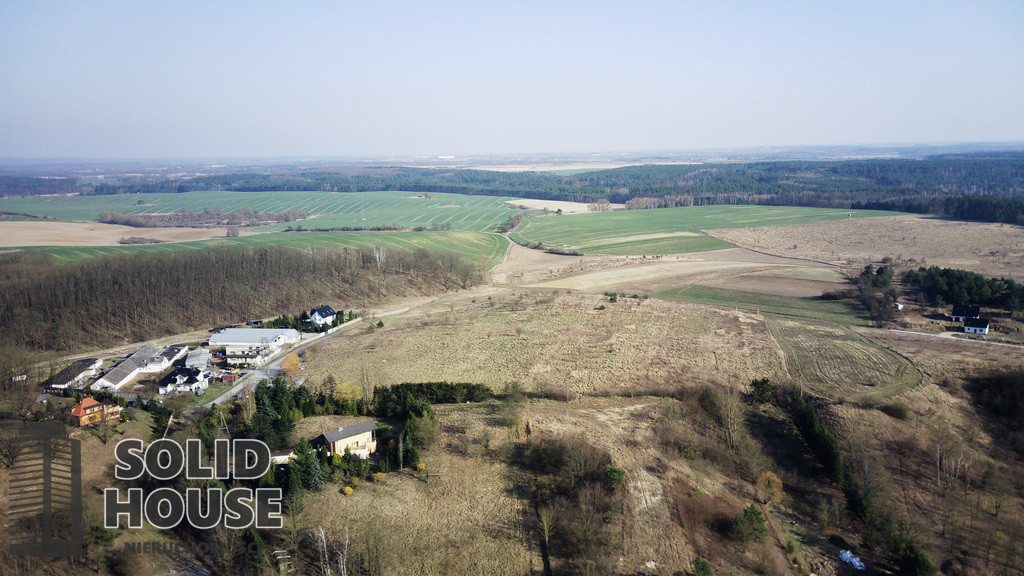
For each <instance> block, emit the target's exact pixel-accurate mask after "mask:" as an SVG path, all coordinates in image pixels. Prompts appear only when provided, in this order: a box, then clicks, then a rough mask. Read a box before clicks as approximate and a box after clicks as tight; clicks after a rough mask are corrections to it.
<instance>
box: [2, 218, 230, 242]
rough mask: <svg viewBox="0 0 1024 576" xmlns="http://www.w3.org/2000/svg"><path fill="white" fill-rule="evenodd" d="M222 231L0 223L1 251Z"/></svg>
mask: <svg viewBox="0 0 1024 576" xmlns="http://www.w3.org/2000/svg"><path fill="white" fill-rule="evenodd" d="M224 235H225V230H224V229H223V228H132V227H131V226H118V225H114V224H100V223H98V222H0V247H4V248H14V247H19V246H113V245H115V244H117V241H118V240H120V239H121V238H129V237H131V236H140V237H143V238H154V239H157V240H163V241H166V242H186V241H190V240H209V239H210V238H222V237H224Z"/></svg>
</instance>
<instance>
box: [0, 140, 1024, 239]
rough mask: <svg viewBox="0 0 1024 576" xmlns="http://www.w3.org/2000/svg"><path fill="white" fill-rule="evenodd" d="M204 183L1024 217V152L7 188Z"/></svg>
mask: <svg viewBox="0 0 1024 576" xmlns="http://www.w3.org/2000/svg"><path fill="white" fill-rule="evenodd" d="M201 190H230V191H274V190H305V191H311V190H316V191H328V192H367V191H382V190H407V191H410V192H449V193H456V194H486V195H496V196H519V197H525V198H538V199H545V200H569V201H577V202H593V201H595V200H598V199H602V198H604V199H607V200H610V201H611V202H616V203H627V205H628V206H629V207H630V208H655V207H662V206H678V205H691V204H697V205H703V204H769V205H780V206H815V207H831V208H870V209H887V210H896V211H903V212H914V213H922V214H935V215H940V216H943V217H947V218H953V219H958V220H978V221H986V222H1005V223H1012V224H1024V152H995V153H971V154H950V155H940V156H931V157H927V158H924V159H921V160H908V159H869V160H829V161H774V162H745V163H721V164H692V165H645V166H630V167H625V168H618V169H614V170H601V171H594V172H584V173H580V174H573V175H558V174H550V173H541V172H490V171H483V170H466V169H424V168H404V167H376V168H367V169H361V170H356V171H353V170H348V171H341V170H339V171H329V170H318V171H295V172H291V173H275V174H259V173H243V174H223V175H213V176H203V177H196V178H191V179H187V180H181V179H170V178H155V179H154V178H150V179H147V178H136V179H125V178H122V179H121V180H119V181H117V182H115V183H110V182H98V181H97V180H96V179H83V180H77V179H75V178H65V179H59V178H33V177H22V176H2V177H0V195H37V194H67V193H72V192H75V193H79V194H126V193H151V192H169V193H174V192H189V191H201Z"/></svg>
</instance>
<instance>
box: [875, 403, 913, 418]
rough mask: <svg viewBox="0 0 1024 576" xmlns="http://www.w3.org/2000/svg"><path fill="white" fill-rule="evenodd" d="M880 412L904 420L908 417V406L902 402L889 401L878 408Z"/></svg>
mask: <svg viewBox="0 0 1024 576" xmlns="http://www.w3.org/2000/svg"><path fill="white" fill-rule="evenodd" d="M880 410H881V411H882V413H884V414H886V415H888V416H891V417H893V418H895V419H897V420H906V419H907V418H910V407H909V406H907V405H906V404H904V403H902V402H890V403H889V404H886V405H884V406H882V407H881V408H880Z"/></svg>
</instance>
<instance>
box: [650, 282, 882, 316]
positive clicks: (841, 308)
mask: <svg viewBox="0 0 1024 576" xmlns="http://www.w3.org/2000/svg"><path fill="white" fill-rule="evenodd" d="M651 296H652V297H654V298H661V299H663V300H674V301H677V302H692V303H694V304H707V305H708V306H717V307H721V308H738V309H740V310H755V311H759V312H761V313H762V314H770V315H774V316H783V317H792V318H801V319H807V320H816V321H824V322H834V323H837V324H846V325H855V326H870V325H871V318H870V317H869V316H868V314H867V311H866V310H864V308H863V307H861V306H859V305H854V304H852V303H850V302H847V301H842V300H822V299H820V298H795V297H792V296H780V295H775V294H757V293H754V292H743V291H740V290H729V289H727V288H715V287H712V286H699V285H695V284H693V285H688V286H683V287H680V288H672V289H670V290H663V291H661V292H657V293H655V294H652V295H651Z"/></svg>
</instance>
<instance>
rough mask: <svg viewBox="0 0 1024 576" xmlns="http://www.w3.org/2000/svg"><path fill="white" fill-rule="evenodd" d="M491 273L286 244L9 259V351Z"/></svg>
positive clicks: (436, 261) (5, 264)
mask: <svg viewBox="0 0 1024 576" xmlns="http://www.w3.org/2000/svg"><path fill="white" fill-rule="evenodd" d="M480 278H481V275H480V273H479V271H478V270H476V269H475V268H474V267H473V266H472V265H471V264H469V263H468V262H466V261H464V260H461V259H459V258H458V257H457V256H455V255H454V254H451V253H433V252H428V251H427V250H416V251H415V252H407V251H401V250H395V249H388V250H386V251H380V253H379V254H375V253H374V251H373V250H354V249H343V250H334V249H318V250H313V251H302V250H297V249H294V248H288V247H285V246H260V247H256V248H249V247H242V246H232V247H227V246H224V247H214V248H210V249H208V250H204V251H192V250H182V251H176V252H171V253H153V254H150V253H137V254H133V255H122V256H107V257H103V258H94V259H89V260H86V261H82V262H78V263H74V264H66V265H61V266H57V265H55V264H54V263H53V262H52V260H51V259H49V258H48V256H47V255H45V254H42V253H33V254H20V253H17V254H5V255H0V345H8V346H10V347H20V348H27V349H34V350H70V349H79V348H83V347H84V348H95V347H97V346H104V345H110V344H116V343H119V342H138V341H142V340H148V339H151V338H154V337H159V336H164V335H169V334H176V333H179V332H182V331H185V330H190V329H195V328H201V327H206V326H211V325H215V324H224V323H231V322H238V321H242V320H246V319H249V318H254V317H265V316H270V315H273V314H277V313H280V311H281V310H288V309H296V308H309V307H310V306H313V305H319V304H320V303H323V302H337V303H339V304H345V305H346V307H359V306H361V305H364V304H366V303H368V302H372V301H375V300H377V299H380V298H381V297H383V296H385V295H386V296H401V295H412V294H426V293H432V292H439V291H441V290H444V289H446V288H449V287H467V286H469V285H471V284H473V283H476V282H478V281H479V280H480Z"/></svg>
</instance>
